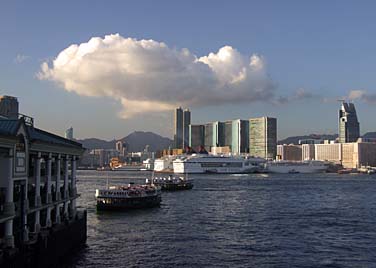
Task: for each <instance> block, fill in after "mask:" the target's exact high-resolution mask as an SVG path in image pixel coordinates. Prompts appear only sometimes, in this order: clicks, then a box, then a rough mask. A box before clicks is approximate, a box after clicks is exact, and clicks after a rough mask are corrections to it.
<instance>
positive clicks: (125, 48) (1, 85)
mask: <svg viewBox="0 0 376 268" xmlns="http://www.w3.org/2000/svg"><path fill="white" fill-rule="evenodd" d="M374 10H376V2H374V1H360V2H359V1H1V3H0V36H1V38H0V95H11V96H16V97H18V100H19V104H20V112H21V113H23V114H27V115H30V116H32V117H34V120H35V125H36V126H37V127H39V128H42V129H45V130H48V131H51V132H53V133H56V134H58V135H64V131H65V129H67V128H69V127H71V126H72V127H73V128H74V136H75V138H89V137H96V138H102V139H107V140H110V139H118V138H122V137H124V136H126V135H128V134H129V133H131V132H133V131H152V132H155V133H157V134H160V135H162V136H166V137H170V138H171V137H172V135H173V129H172V128H173V110H174V108H175V107H178V106H182V107H183V108H189V109H190V110H191V113H192V123H193V124H200V123H207V122H212V121H225V120H231V119H238V118H240V119H249V118H252V117H258V116H272V117H276V118H277V122H278V138H280V139H282V138H285V137H288V136H294V135H305V134H311V133H316V134H319V133H327V134H333V133H337V114H338V109H339V106H340V105H339V102H338V100H340V99H345V100H348V101H353V102H354V103H355V105H356V108H357V113H358V119H359V121H360V128H361V133H365V132H368V131H376V121H375V120H374V114H375V112H376V105H375V104H376V89H375V87H374V85H376V75H375V74H374V72H375V70H376V53H375V48H376V17H375V16H374Z"/></svg>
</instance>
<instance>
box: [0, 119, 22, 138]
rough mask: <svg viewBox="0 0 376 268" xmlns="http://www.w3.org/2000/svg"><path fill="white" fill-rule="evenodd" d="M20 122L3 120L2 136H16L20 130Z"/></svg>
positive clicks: (0, 129)
mask: <svg viewBox="0 0 376 268" xmlns="http://www.w3.org/2000/svg"><path fill="white" fill-rule="evenodd" d="M18 126H19V122H18V120H9V119H1V120H0V134H2V135H7V136H12V135H16V133H17V130H18Z"/></svg>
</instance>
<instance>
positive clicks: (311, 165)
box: [265, 160, 328, 174]
mask: <svg viewBox="0 0 376 268" xmlns="http://www.w3.org/2000/svg"><path fill="white" fill-rule="evenodd" d="M327 169H328V165H327V164H326V162H323V161H318V160H312V161H284V160H281V161H269V162H266V163H265V172H269V173H290V174H293V173H323V172H326V170H327Z"/></svg>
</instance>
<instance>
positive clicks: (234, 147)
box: [225, 119, 249, 154]
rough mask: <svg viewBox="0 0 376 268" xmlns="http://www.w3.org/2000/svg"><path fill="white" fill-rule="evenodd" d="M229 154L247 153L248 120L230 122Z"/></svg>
mask: <svg viewBox="0 0 376 268" xmlns="http://www.w3.org/2000/svg"><path fill="white" fill-rule="evenodd" d="M225 145H231V152H232V153H233V154H242V153H248V152H249V121H248V120H241V119H237V120H232V137H231V144H227V143H226V144H225Z"/></svg>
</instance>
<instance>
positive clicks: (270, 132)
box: [249, 117, 277, 159]
mask: <svg viewBox="0 0 376 268" xmlns="http://www.w3.org/2000/svg"><path fill="white" fill-rule="evenodd" d="M249 153H250V154H251V155H252V156H255V157H263V158H270V159H275V157H276V154H277V119H276V118H271V117H260V118H251V119H249Z"/></svg>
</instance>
